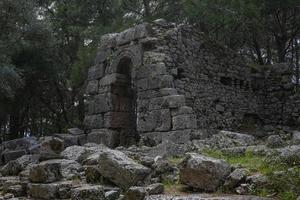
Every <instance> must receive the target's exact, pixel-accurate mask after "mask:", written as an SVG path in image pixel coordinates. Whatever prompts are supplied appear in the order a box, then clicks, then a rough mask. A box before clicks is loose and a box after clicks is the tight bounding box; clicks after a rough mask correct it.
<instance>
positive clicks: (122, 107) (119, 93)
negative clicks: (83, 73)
mask: <svg viewBox="0 0 300 200" xmlns="http://www.w3.org/2000/svg"><path fill="white" fill-rule="evenodd" d="M132 68H133V63H132V59H131V57H128V56H123V57H121V58H120V59H119V63H118V64H117V65H116V73H117V74H118V76H117V80H116V82H115V83H113V84H112V85H111V90H112V93H113V98H114V99H113V102H114V103H113V106H114V108H113V110H115V112H113V114H112V116H111V123H112V124H116V125H117V126H116V129H118V131H119V133H120V134H119V135H120V144H121V145H128V144H131V143H135V142H136V140H137V132H136V103H137V102H136V90H135V86H134V85H135V84H134V80H133V78H132Z"/></svg>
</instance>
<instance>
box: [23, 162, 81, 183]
mask: <svg viewBox="0 0 300 200" xmlns="http://www.w3.org/2000/svg"><path fill="white" fill-rule="evenodd" d="M82 171H83V167H82V166H81V165H80V164H79V163H77V162H76V161H74V160H66V159H53V160H47V161H43V162H41V163H39V164H36V165H33V166H32V167H31V169H30V173H29V179H30V180H31V182H33V183H52V182H55V181H60V180H62V179H63V178H64V179H72V177H77V176H79V174H80V172H82Z"/></svg>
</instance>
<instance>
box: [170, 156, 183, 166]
mask: <svg viewBox="0 0 300 200" xmlns="http://www.w3.org/2000/svg"><path fill="white" fill-rule="evenodd" d="M183 159H184V158H182V157H171V158H168V160H169V161H170V163H171V164H173V165H178V164H179V163H181V162H182V161H183Z"/></svg>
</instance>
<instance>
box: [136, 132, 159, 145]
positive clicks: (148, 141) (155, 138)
mask: <svg viewBox="0 0 300 200" xmlns="http://www.w3.org/2000/svg"><path fill="white" fill-rule="evenodd" d="M162 134H163V133H162V132H147V133H143V134H140V136H141V140H142V141H143V144H144V145H146V146H156V145H158V144H159V143H161V142H162Z"/></svg>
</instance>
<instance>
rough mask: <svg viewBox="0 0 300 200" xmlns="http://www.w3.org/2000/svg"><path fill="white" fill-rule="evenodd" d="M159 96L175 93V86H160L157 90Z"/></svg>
mask: <svg viewBox="0 0 300 200" xmlns="http://www.w3.org/2000/svg"><path fill="white" fill-rule="evenodd" d="M159 93H160V95H161V96H170V95H177V94H178V93H177V90H176V89H175V88H162V89H160V90H159Z"/></svg>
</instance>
